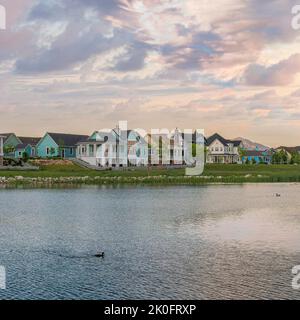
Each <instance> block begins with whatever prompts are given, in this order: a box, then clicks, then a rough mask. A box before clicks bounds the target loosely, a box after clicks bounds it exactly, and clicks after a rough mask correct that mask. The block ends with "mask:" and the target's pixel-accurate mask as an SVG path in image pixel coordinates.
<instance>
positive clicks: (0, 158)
mask: <svg viewBox="0 0 300 320" xmlns="http://www.w3.org/2000/svg"><path fill="white" fill-rule="evenodd" d="M5 138H6V137H5V136H2V135H0V167H2V166H3V157H4V150H3V147H4V139H5Z"/></svg>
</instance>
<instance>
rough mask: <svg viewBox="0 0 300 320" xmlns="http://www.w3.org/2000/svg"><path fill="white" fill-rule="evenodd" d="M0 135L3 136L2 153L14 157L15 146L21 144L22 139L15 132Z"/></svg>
mask: <svg viewBox="0 0 300 320" xmlns="http://www.w3.org/2000/svg"><path fill="white" fill-rule="evenodd" d="M0 135H1V136H4V137H5V138H4V142H3V148H4V155H5V156H6V157H11V158H14V156H15V148H16V146H17V145H19V144H21V143H22V141H21V140H20V139H19V138H18V137H17V136H16V134H15V133H0Z"/></svg>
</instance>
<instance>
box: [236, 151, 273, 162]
mask: <svg viewBox="0 0 300 320" xmlns="http://www.w3.org/2000/svg"><path fill="white" fill-rule="evenodd" d="M242 161H243V163H246V162H250V163H253V162H255V163H265V164H271V163H272V152H271V150H265V151H258V150H247V151H245V155H244V156H243V157H242Z"/></svg>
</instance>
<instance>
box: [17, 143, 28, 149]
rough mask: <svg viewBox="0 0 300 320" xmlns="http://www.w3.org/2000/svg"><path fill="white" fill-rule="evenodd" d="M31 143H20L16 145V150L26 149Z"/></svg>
mask: <svg viewBox="0 0 300 320" xmlns="http://www.w3.org/2000/svg"><path fill="white" fill-rule="evenodd" d="M28 145H29V143H20V144H18V145H17V146H16V151H18V150H24V149H26V147H27V146H28Z"/></svg>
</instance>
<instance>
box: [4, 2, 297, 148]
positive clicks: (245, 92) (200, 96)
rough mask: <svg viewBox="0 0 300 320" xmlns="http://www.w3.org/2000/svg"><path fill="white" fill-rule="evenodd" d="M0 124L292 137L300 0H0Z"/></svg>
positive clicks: (275, 140) (277, 141)
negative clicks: (2, 19)
mask: <svg viewBox="0 0 300 320" xmlns="http://www.w3.org/2000/svg"><path fill="white" fill-rule="evenodd" d="M0 4H2V5H4V6H5V7H6V10H7V30H5V31H0V132H16V133H17V134H19V135H42V134H43V133H44V132H45V131H50V132H51V131H52V132H53V131H57V132H70V133H82V134H90V133H92V132H93V131H94V130H96V129H101V128H108V127H113V126H114V125H115V124H116V123H117V122H118V121H119V120H128V123H129V126H130V127H131V128H145V129H150V128H165V127H166V128H169V129H172V128H175V127H180V128H182V129H184V128H187V129H188V128H194V129H195V128H199V129H200V128H203V129H205V132H206V134H207V135H209V134H212V133H214V132H219V133H220V134H222V135H224V136H225V137H227V138H235V137H239V136H243V137H246V138H250V139H252V140H256V141H258V142H261V143H264V144H267V145H270V146H278V145H300V30H298V31H297V30H294V29H293V28H292V27H291V20H292V14H291V10H292V7H293V6H294V5H295V4H300V0H110V1H108V0H38V1H33V0H0Z"/></svg>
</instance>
